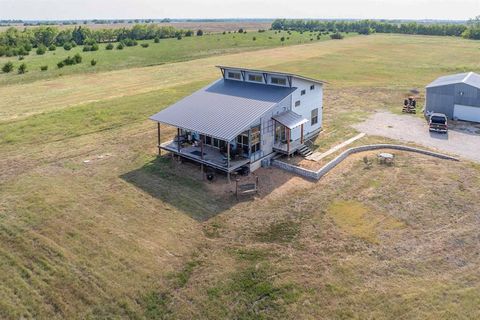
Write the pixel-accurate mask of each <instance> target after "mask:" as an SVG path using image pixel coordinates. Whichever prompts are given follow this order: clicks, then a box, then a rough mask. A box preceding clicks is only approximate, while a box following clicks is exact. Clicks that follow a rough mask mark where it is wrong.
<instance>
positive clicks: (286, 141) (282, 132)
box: [272, 110, 308, 155]
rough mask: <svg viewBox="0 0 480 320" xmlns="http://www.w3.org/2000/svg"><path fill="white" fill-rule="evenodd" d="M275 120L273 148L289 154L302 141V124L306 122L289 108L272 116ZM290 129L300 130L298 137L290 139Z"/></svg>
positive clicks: (297, 147)
mask: <svg viewBox="0 0 480 320" xmlns="http://www.w3.org/2000/svg"><path fill="white" fill-rule="evenodd" d="M272 119H273V120H274V121H275V141H274V144H273V149H274V150H275V151H277V152H280V153H284V154H286V155H291V154H293V153H294V152H295V151H297V150H298V149H299V148H300V147H302V145H303V143H304V136H303V125H304V124H305V123H307V122H308V120H307V119H305V118H303V117H302V116H301V115H299V114H297V113H295V112H293V111H291V110H289V111H286V112H283V113H280V114H278V115H275V116H273V117H272ZM292 130H300V138H299V139H296V140H292Z"/></svg>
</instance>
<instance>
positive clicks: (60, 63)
mask: <svg viewBox="0 0 480 320" xmlns="http://www.w3.org/2000/svg"><path fill="white" fill-rule="evenodd" d="M64 66H65V64H64V63H63V61H60V62H59V63H57V67H58V69H61V68H63V67H64Z"/></svg>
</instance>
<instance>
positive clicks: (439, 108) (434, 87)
mask: <svg viewBox="0 0 480 320" xmlns="http://www.w3.org/2000/svg"><path fill="white" fill-rule="evenodd" d="M426 91H427V93H426V102H425V111H426V112H427V113H431V112H439V113H444V114H445V115H446V116H447V117H449V118H450V119H458V120H465V121H473V122H480V75H479V74H477V73H474V72H468V73H459V74H453V75H449V76H444V77H440V78H438V79H436V80H435V81H433V82H432V83H430V84H429V85H427V87H426Z"/></svg>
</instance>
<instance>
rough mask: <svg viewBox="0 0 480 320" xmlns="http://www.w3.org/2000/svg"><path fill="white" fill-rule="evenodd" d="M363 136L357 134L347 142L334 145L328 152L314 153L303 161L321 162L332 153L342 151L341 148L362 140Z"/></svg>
mask: <svg viewBox="0 0 480 320" xmlns="http://www.w3.org/2000/svg"><path fill="white" fill-rule="evenodd" d="M364 136H365V133H364V132H362V133H360V134H357V135H356V136H355V137H353V138H350V139H348V140H347V141H344V142H342V143H340V144H339V145H336V146H335V147H333V148H331V149H330V150H328V151H326V152H323V153H322V152H314V153H313V154H311V155H309V156H308V157H306V158H305V159H307V160H312V161H320V160H322V159H323V158H325V157H327V156H329V155H331V154H332V153H335V152H337V151H338V150H340V149H342V148H343V147H346V146H348V145H349V144H351V143H353V142H355V141H357V140H358V139H360V138H363V137H364Z"/></svg>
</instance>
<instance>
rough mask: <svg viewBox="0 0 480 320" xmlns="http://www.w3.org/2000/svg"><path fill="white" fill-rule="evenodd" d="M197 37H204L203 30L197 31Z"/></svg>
mask: <svg viewBox="0 0 480 320" xmlns="http://www.w3.org/2000/svg"><path fill="white" fill-rule="evenodd" d="M223 34H225V31H223ZM197 36H199V37H201V36H203V30H202V29H198V30H197Z"/></svg>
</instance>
